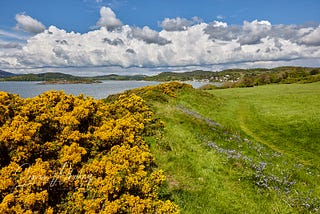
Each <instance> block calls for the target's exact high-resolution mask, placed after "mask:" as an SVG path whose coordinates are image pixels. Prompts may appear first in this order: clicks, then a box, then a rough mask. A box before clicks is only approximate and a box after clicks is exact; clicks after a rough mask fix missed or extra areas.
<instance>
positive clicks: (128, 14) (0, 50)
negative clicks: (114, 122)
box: [0, 0, 320, 75]
mask: <svg viewBox="0 0 320 214" xmlns="http://www.w3.org/2000/svg"><path fill="white" fill-rule="evenodd" d="M319 11H320V1H319V0H304V1H303V0H291V1H290V0H269V1H265V0H264V1H261V0H243V1H232V0H198V1H180V0H179V1H177V0H176V1H174V0H171V1H169V0H162V1H155V0H111V1H108V0H50V1H49V0H1V1H0V69H7V70H11V71H14V72H28V71H30V70H34V71H36V72H37V71H39V72H41V71H44V70H48V69H51V70H54V69H61V68H68V69H69V70H70V72H73V70H95V71H97V70H99V72H103V71H104V68H109V69H108V70H109V71H110V70H112V72H113V71H115V72H117V71H119V72H123V71H125V72H129V73H130V72H131V71H130V69H131V70H134V72H136V70H139V69H142V68H148V69H149V70H152V69H150V68H153V70H155V69H156V70H161V69H158V68H163V69H169V70H170V69H172V70H174V69H178V70H190V69H194V68H204V69H211V70H219V69H223V68H227V67H237V66H238V67H255V66H259V67H264V66H266V67H270V66H273V65H288V64H292V65H305V66H317V65H319V63H320V61H319V58H320V52H319V46H320V39H318V38H320V27H319V23H320V12H319ZM71 31H74V32H75V33H76V35H73V34H72V33H71ZM92 38H95V41H94V40H92ZM57 41H59V42H57ZM37 54H38V55H37ZM237 56H238V57H237ZM80 68H81V69H80ZM84 68H85V69H84ZM111 68H112V69H111ZM132 68H137V69H132ZM37 69H38V70H37ZM148 69H146V70H148ZM146 72H147V71H146ZM84 75H87V74H84Z"/></svg>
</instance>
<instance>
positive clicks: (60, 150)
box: [0, 86, 179, 213]
mask: <svg viewBox="0 0 320 214" xmlns="http://www.w3.org/2000/svg"><path fill="white" fill-rule="evenodd" d="M162 90H163V92H164V93H167V94H169V95H171V96H173V94H172V93H171V89H170V87H169V86H163V89H162ZM152 116H153V114H152V112H151V111H150V110H149V108H148V106H147V105H146V104H145V102H144V100H143V99H142V98H140V97H139V96H137V95H135V94H126V95H121V96H119V97H118V98H117V99H115V100H114V101H113V102H111V103H107V102H104V101H102V100H95V99H93V98H90V97H84V96H82V95H80V96H73V95H66V94H65V93H64V92H57V91H49V92H45V93H43V94H41V95H39V96H37V97H35V98H28V99H22V98H20V97H19V96H17V95H12V94H8V93H4V92H0V167H1V169H0V178H1V179H0V213H23V212H25V213H33V212H38V213H84V212H88V213H99V212H100V213H120V212H124V213H177V212H178V211H179V210H178V208H177V206H176V205H175V204H173V203H172V202H170V201H163V200H161V198H159V196H158V189H159V187H160V185H161V184H162V182H163V181H164V180H165V176H164V174H163V172H162V171H161V170H155V169H154V168H153V165H154V164H153V161H154V159H153V156H152V154H151V153H150V150H149V148H148V146H147V145H146V144H145V142H144V141H143V139H142V133H145V132H146V129H147V127H148V124H149V123H150V122H151V121H152Z"/></svg>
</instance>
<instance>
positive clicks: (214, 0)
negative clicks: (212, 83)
mask: <svg viewBox="0 0 320 214" xmlns="http://www.w3.org/2000/svg"><path fill="white" fill-rule="evenodd" d="M102 6H108V7H110V8H112V10H113V11H114V12H115V13H116V14H117V16H118V17H119V18H120V19H121V20H122V21H123V23H124V24H128V25H132V26H140V27H143V26H145V25H146V26H149V27H151V28H153V29H158V22H159V21H162V20H163V19H164V18H175V17H184V18H187V19H190V18H192V17H194V16H197V17H199V18H201V19H202V20H203V21H205V22H211V21H214V20H217V19H220V20H224V21H226V22H228V23H230V24H241V23H242V22H243V21H244V20H247V21H251V20H255V19H258V20H269V21H270V22H271V23H273V24H304V23H307V22H320V12H319V11H320V2H319V0H268V1H266V0H262V1H261V0H244V1H240V0H239V1H234V0H198V1H182V0H171V1H169V0H162V1H159V0H127V1H121V0H118V1H116V0H113V1H103V0H102V1H95V0H67V1H66V0H28V1H26V0H1V2H0V25H1V27H4V28H11V27H13V26H15V24H16V23H15V19H14V17H15V15H16V14H18V13H25V14H27V15H29V16H31V17H33V18H35V19H37V20H39V21H41V22H42V23H43V24H44V25H45V26H50V25H55V26H57V27H59V28H63V29H66V30H67V31H71V30H73V31H77V32H82V33H83V32H87V31H89V30H90V27H92V26H93V25H94V24H95V23H96V20H97V19H98V18H99V10H100V8H101V7H102Z"/></svg>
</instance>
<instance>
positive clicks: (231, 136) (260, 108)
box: [147, 83, 320, 213]
mask: <svg viewBox="0 0 320 214" xmlns="http://www.w3.org/2000/svg"><path fill="white" fill-rule="evenodd" d="M319 91H320V83H312V84H305V85H297V84H296V85H268V86H263V87H255V88H237V89H225V90H213V91H210V94H207V93H205V92H201V91H197V90H193V89H184V90H182V91H181V92H180V94H179V96H178V98H177V99H170V100H169V102H153V108H154V110H155V111H156V115H157V116H158V117H159V118H161V119H162V120H163V121H164V122H165V128H164V130H163V131H162V132H159V133H158V134H157V135H156V136H155V137H151V138H149V139H147V140H148V142H149V144H150V145H151V149H152V152H153V153H154V154H155V156H156V160H157V164H158V165H159V167H160V168H162V169H164V170H165V172H166V173H167V176H168V184H167V185H168V186H167V188H164V189H163V193H162V194H163V196H164V197H168V198H171V199H173V200H175V201H176V203H177V204H179V206H180V207H181V209H182V212H183V213H300V212H309V211H311V212H317V209H319V207H320V198H319V195H320V189H319V186H320V182H319V177H320V172H319V168H320V167H319V160H320V155H319V151H320V150H319V148H320V146H319V145H320V142H319V139H320V136H319V133H320V116H319V115H320V114H319V107H320V100H319V99H318V97H319V95H320V94H319ZM195 112H197V113H200V115H202V116H199V115H198V114H197V113H195ZM209 119H211V120H214V121H216V122H218V123H219V124H221V126H219V125H214V123H213V122H212V121H210V120H209Z"/></svg>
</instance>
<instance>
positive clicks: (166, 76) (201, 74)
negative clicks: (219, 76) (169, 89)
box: [145, 70, 217, 81]
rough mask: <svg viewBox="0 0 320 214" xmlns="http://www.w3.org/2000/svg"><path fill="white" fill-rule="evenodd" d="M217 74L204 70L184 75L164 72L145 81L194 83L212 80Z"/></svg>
mask: <svg viewBox="0 0 320 214" xmlns="http://www.w3.org/2000/svg"><path fill="white" fill-rule="evenodd" d="M215 73H217V72H213V71H202V70H195V71H188V72H183V73H176V72H162V73H160V74H158V75H155V76H150V77H146V78H145V80H149V81H174V80H179V81H192V80H204V79H210V78H211V77H212V76H213V75H214V74H215Z"/></svg>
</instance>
